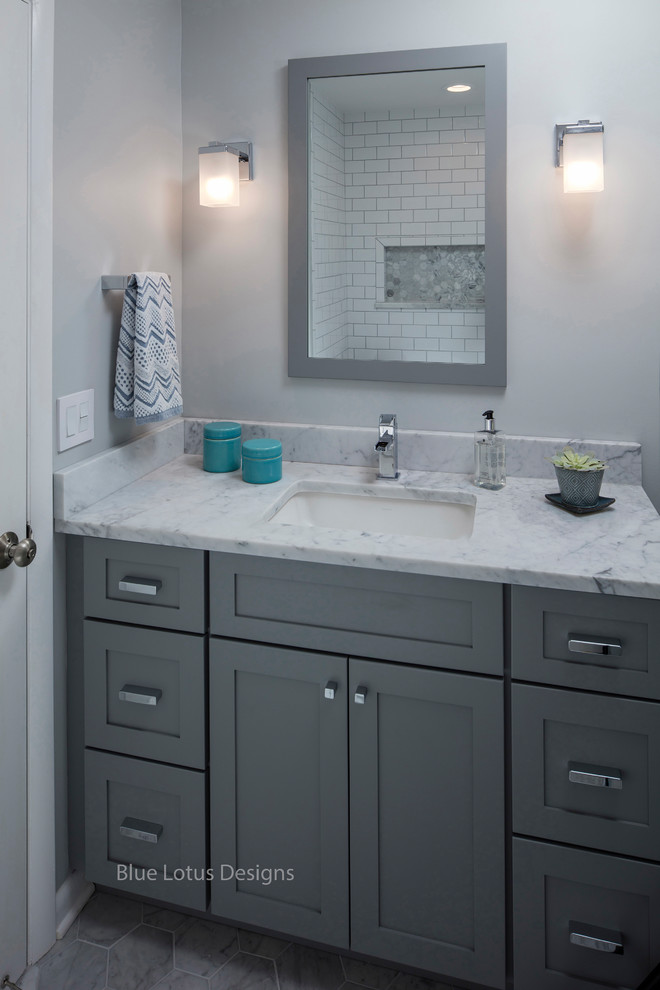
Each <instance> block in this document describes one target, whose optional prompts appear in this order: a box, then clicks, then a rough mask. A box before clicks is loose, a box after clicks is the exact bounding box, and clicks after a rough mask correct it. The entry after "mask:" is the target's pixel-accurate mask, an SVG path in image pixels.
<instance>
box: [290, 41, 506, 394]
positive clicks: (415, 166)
mask: <svg viewBox="0 0 660 990" xmlns="http://www.w3.org/2000/svg"><path fill="white" fill-rule="evenodd" d="M456 87H461V88H460V89H457V88H456ZM505 154H506V45H480V46H469V47H460V48H435V49H422V50H419V51H406V52H377V53H372V54H364V55H344V56H330V57H326V58H312V59H292V60H290V61H289V374H290V375H291V376H292V377H302V378H346V379H361V380H375V381H404V382H406V381H408V382H438V383H446V384H460V385H489V386H493V385H505V384H506V227H505V219H506V203H505V197H506V182H505V176H506V168H505Z"/></svg>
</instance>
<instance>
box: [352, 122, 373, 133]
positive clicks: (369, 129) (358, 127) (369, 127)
mask: <svg viewBox="0 0 660 990" xmlns="http://www.w3.org/2000/svg"><path fill="white" fill-rule="evenodd" d="M376 129H377V124H376V121H375V120H367V121H365V122H364V123H362V124H353V134H375V133H376Z"/></svg>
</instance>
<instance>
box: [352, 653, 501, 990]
mask: <svg viewBox="0 0 660 990" xmlns="http://www.w3.org/2000/svg"><path fill="white" fill-rule="evenodd" d="M349 685H350V690H349V711H350V716H349V721H350V737H351V762H350V790H351V925H352V936H353V937H352V941H351V948H352V949H353V950H354V951H355V952H360V953H365V954H366V955H370V956H377V957H380V958H381V959H384V960H389V961H391V962H394V963H399V964H401V965H403V966H412V967H416V968H419V969H425V970H429V971H431V972H434V973H438V974H441V975H442V976H444V977H447V978H452V977H456V978H458V979H461V980H468V981H473V982H475V983H482V984H485V985H487V986H490V987H503V986H504V979H505V960H504V946H505V939H504V910H505V907H504V905H505V898H504V825H503V823H504V757H503V723H502V719H503V714H502V708H503V686H502V683H501V682H499V681H495V680H490V679H487V678H483V677H468V676H465V675H462V674H452V673H445V672H442V671H431V670H423V669H419V668H413V667H398V666H394V665H391V664H383V663H373V662H370V661H366V660H351V661H350V663H349Z"/></svg>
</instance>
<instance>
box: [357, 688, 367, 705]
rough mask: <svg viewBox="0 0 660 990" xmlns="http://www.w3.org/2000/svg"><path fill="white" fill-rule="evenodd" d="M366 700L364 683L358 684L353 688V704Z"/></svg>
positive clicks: (362, 702) (360, 703) (361, 703)
mask: <svg viewBox="0 0 660 990" xmlns="http://www.w3.org/2000/svg"><path fill="white" fill-rule="evenodd" d="M366 700H367V689H366V687H365V686H364V684H358V686H357V688H356V689H355V704H356V705H363V704H364V703H365V701H366Z"/></svg>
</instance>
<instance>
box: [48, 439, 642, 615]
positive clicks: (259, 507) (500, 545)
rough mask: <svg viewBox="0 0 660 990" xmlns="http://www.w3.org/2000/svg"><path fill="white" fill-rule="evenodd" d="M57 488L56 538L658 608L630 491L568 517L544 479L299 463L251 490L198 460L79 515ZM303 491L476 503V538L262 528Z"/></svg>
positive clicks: (180, 463)
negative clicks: (345, 567) (634, 599)
mask: <svg viewBox="0 0 660 990" xmlns="http://www.w3.org/2000/svg"><path fill="white" fill-rule="evenodd" d="M151 442H153V441H151ZM170 453H172V451H170ZM65 481H66V472H62V473H61V476H60V478H59V479H58V477H57V476H56V515H57V519H56V529H57V530H58V531H59V532H64V533H73V534H82V535H86V536H96V537H106V538H112V539H118V540H130V541H137V542H146V543H158V544H167V545H171V546H179V547H193V548H198V549H206V550H223V551H231V552H234V553H247V554H256V555H262V556H267V557H280V558H286V559H293V560H307V561H316V562H322V563H339V564H349V565H356V566H360V567H372V568H377V569H383V570H396V571H404V572H411V573H416V574H433V575H439V576H445V577H460V578H470V579H475V580H483V581H500V582H506V583H512V584H525V585H534V586H539V587H550V588H565V589H569V590H578V591H593V592H600V593H602V594H619V595H633V596H638V597H643V598H660V516H659V515H658V514H657V513H656V511H655V509H654V507H653V505H652V504H651V502H650V501H649V499H648V497H647V496H646V495H645V493H644V491H643V489H642V488H641V487H640V486H639V485H635V484H607V483H605V484H604V485H603V491H602V494H603V495H607V496H612V497H614V498H616V503H615V504H614V506H613V507H612V508H610V509H607V510H606V511H604V512H600V513H595V514H593V515H585V516H575V515H572V514H570V513H568V512H564V511H562V510H561V509H558V508H556V507H554V506H552V505H551V504H550V503H549V502H548V501H547V500H546V499H545V497H544V493H545V492H546V491H555V490H556V485H555V483H554V482H552V481H549V480H548V479H544V478H525V477H515V478H510V479H509V480H508V482H507V485H506V487H505V488H503V489H502V490H501V491H498V492H490V491H484V490H481V489H478V488H476V487H475V486H474V485H473V484H472V482H471V480H470V478H469V477H468V476H466V475H464V474H449V473H437V472H430V471H419V470H406V471H402V472H401V476H400V478H399V479H398V480H397V481H384V480H378V479H377V478H376V472H375V470H374V468H373V467H365V466H349V465H334V464H316V463H307V462H300V461H298V462H291V461H287V462H285V463H284V472H283V478H282V480H281V481H280V482H277V483H275V484H270V485H248V484H245V483H244V482H243V481H242V479H241V475H240V472H236V473H233V474H209V473H206V472H204V471H203V470H202V459H201V456H200V455H198V454H179V455H178V456H174V457H172V458H171V459H167V460H166V462H165V463H163V464H162V465H161V466H157V467H156V468H155V470H151V471H150V472H149V473H147V474H144V475H143V476H142V477H139V478H136V479H135V480H128V478H123V479H122V480H121V481H120V482H119V483H120V484H123V487H121V488H118V490H116V491H114V492H112V493H111V494H107V495H104V496H103V497H96V496H98V495H99V494H100V492H99V491H98V490H97V491H95V492H94V494H93V496H92V497H93V498H94V499H95V500H93V501H90V497H88V498H87V499H79V503H78V504H77V503H76V499H75V498H73V497H71V496H70V493H69V494H67V487H66V483H65ZM310 485H311V486H313V487H314V489H321V490H323V489H327V490H332V489H333V487H336V486H340V487H341V486H346V485H350V486H357V487H358V488H360V489H364V490H367V491H372V490H375V491H376V492H385V491H386V490H387V491H391V492H393V493H401V492H403V494H404V495H405V492H406V490H409V489H417V490H418V491H420V493H421V497H427V498H433V497H434V494H437V493H439V492H456V493H458V494H459V500H461V501H473V500H474V501H475V502H476V513H475V521H474V530H473V532H472V535H471V537H469V538H466V539H457V540H450V539H429V538H420V537H412V536H399V535H397V536H388V535H383V534H379V533H367V532H360V531H357V530H348V529H347V530H337V529H334V530H333V529H324V528H321V527H311V526H302V525H289V524H282V523H277V522H269V521H267V519H268V517H269V516H270V515H271V514H272V511H273V509H274V507H275V506H277V505H279V504H281V503H282V502H283V501H285V500H286V498H287V497H288V493H290V492H292V491H295V490H296V489H301V488H302V489H305V488H306V487H308V486H310ZM85 503H87V504H85Z"/></svg>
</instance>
